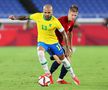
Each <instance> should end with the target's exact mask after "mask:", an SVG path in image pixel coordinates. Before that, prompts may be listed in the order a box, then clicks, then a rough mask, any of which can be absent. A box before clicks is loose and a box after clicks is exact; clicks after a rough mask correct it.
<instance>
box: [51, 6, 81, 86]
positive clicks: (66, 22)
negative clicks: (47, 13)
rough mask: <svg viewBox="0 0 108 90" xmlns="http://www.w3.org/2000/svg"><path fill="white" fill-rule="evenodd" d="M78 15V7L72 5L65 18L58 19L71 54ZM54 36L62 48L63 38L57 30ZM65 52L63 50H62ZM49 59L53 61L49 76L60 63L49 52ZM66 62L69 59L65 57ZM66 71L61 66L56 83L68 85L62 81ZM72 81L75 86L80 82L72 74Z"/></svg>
mask: <svg viewBox="0 0 108 90" xmlns="http://www.w3.org/2000/svg"><path fill="white" fill-rule="evenodd" d="M77 15H78V7H77V6H76V5H72V6H71V7H70V8H69V12H68V15H67V16H62V17H60V18H58V20H59V21H60V23H61V24H62V26H63V27H64V28H65V32H66V33H67V36H68V40H69V42H70V43H69V44H70V45H69V46H70V50H71V52H72V30H73V27H74V24H75V21H76V18H77ZM56 35H57V37H58V40H59V43H60V44H61V46H62V47H64V46H65V45H64V42H63V36H62V35H61V34H60V32H59V31H58V30H56ZM64 52H65V50H64ZM49 53H50V55H51V57H50V59H51V60H55V61H54V62H53V64H52V66H51V68H50V72H51V74H52V73H53V72H54V71H55V70H56V69H57V68H58V67H59V66H60V62H59V59H58V58H57V56H56V55H53V52H49ZM67 58H68V60H70V59H69V57H67ZM66 73H67V70H66V69H65V67H64V65H62V68H61V73H60V75H59V78H58V80H57V83H59V84H69V83H68V82H66V81H65V80H63V78H64V76H65V75H66ZM73 81H74V82H75V84H76V85H79V84H80V81H79V80H78V78H77V77H76V75H75V74H74V72H73Z"/></svg>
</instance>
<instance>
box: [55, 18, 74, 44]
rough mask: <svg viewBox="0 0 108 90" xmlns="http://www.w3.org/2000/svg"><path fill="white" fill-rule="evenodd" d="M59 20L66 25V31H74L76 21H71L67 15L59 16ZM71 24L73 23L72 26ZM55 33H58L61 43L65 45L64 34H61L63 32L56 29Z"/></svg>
mask: <svg viewBox="0 0 108 90" xmlns="http://www.w3.org/2000/svg"><path fill="white" fill-rule="evenodd" d="M58 20H59V21H60V23H61V24H62V26H63V27H64V29H65V32H66V33H68V31H69V32H71V31H72V29H73V26H74V23H75V21H71V22H69V21H68V17H67V16H62V17H60V18H58ZM70 24H71V27H70ZM69 28H70V29H69ZM55 33H56V35H57V38H58V40H59V43H60V44H61V45H63V44H64V42H63V36H62V35H61V33H60V32H59V31H58V30H56V31H55Z"/></svg>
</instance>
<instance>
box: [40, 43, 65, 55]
mask: <svg viewBox="0 0 108 90" xmlns="http://www.w3.org/2000/svg"><path fill="white" fill-rule="evenodd" d="M39 46H42V47H43V48H44V49H45V51H47V52H48V50H51V53H52V52H53V55H58V56H60V55H62V54H64V51H63V49H62V47H61V45H60V44H59V43H55V44H46V43H44V42H38V47H39Z"/></svg>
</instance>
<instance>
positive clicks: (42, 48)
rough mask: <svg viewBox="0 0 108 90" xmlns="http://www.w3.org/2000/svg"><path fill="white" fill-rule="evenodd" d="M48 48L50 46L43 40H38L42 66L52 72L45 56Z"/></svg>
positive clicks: (46, 70) (47, 71)
mask: <svg viewBox="0 0 108 90" xmlns="http://www.w3.org/2000/svg"><path fill="white" fill-rule="evenodd" d="M47 49H48V46H47V45H46V44H45V43H43V42H38V46H37V52H38V58H39V61H40V63H41V65H42V68H43V69H44V71H45V73H50V71H49V69H48V63H47V59H46V58H45V53H44V52H45V51H46V50H47Z"/></svg>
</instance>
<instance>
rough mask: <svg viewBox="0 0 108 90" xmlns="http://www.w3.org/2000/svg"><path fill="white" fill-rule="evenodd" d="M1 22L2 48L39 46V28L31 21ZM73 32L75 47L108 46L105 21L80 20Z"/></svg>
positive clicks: (107, 30) (0, 41) (0, 40)
mask: <svg viewBox="0 0 108 90" xmlns="http://www.w3.org/2000/svg"><path fill="white" fill-rule="evenodd" d="M26 22H27V21H23V22H22V21H12V20H6V19H5V20H0V46H34V45H36V44H37V33H38V32H37V26H36V24H35V23H34V22H33V21H31V22H30V25H29V26H30V27H27V26H26ZM77 22H78V23H79V27H77V28H75V29H74V30H73V40H72V43H73V45H76V46H78V45H79V46H84V45H108V28H107V27H106V26H105V25H104V24H103V23H104V19H90V20H88V19H85V20H84V19H78V20H77Z"/></svg>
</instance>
